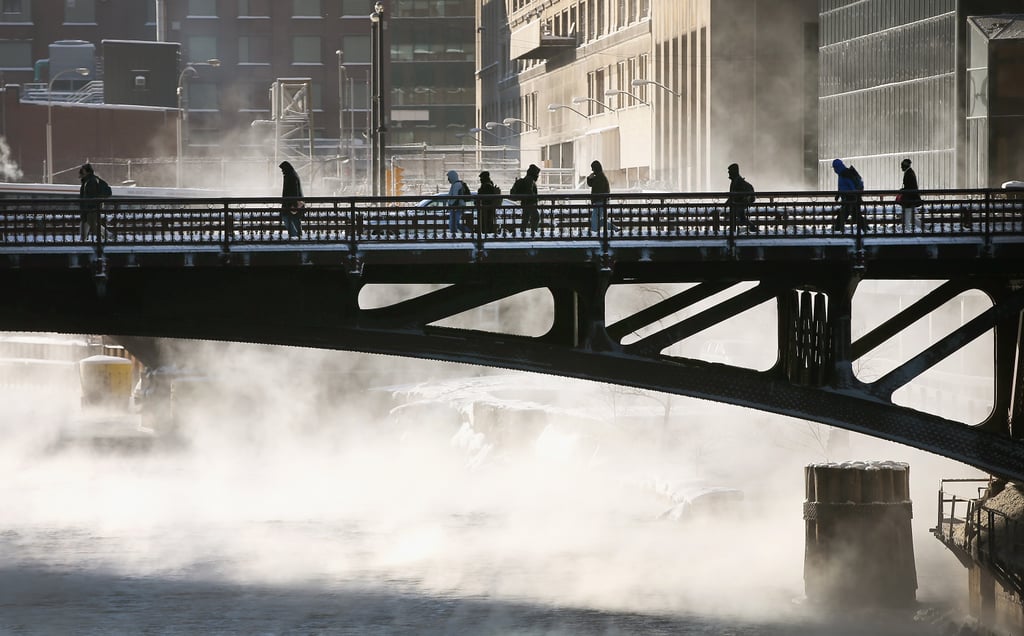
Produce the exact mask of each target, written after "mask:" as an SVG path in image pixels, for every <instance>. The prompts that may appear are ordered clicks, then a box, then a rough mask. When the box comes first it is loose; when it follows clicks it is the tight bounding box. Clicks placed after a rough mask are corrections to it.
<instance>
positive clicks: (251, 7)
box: [238, 0, 270, 18]
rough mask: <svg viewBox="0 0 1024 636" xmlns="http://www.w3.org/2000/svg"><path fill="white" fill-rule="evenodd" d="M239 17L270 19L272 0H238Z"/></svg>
mask: <svg viewBox="0 0 1024 636" xmlns="http://www.w3.org/2000/svg"><path fill="white" fill-rule="evenodd" d="M238 17H240V18H269V17H270V0H238Z"/></svg>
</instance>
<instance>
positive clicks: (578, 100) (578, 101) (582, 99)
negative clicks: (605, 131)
mask: <svg viewBox="0 0 1024 636" xmlns="http://www.w3.org/2000/svg"><path fill="white" fill-rule="evenodd" d="M587 102H591V103H594V104H597V105H598V106H600V107H601V108H607V109H608V110H610V111H612V112H613V113H614V112H615V109H614V108H612V107H611V106H609V105H608V104H605V103H604V102H602V101H601V100H598V99H594V98H593V97H573V98H572V103H573V104H577V105H579V104H585V103H587ZM597 114H598V115H600V114H601V113H597Z"/></svg>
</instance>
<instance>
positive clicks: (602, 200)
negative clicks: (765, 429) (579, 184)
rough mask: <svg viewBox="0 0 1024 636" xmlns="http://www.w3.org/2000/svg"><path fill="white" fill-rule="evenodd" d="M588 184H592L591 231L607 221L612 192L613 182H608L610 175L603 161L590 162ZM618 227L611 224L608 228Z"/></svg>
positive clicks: (594, 230) (599, 227) (595, 230)
mask: <svg viewBox="0 0 1024 636" xmlns="http://www.w3.org/2000/svg"><path fill="white" fill-rule="evenodd" d="M587 185H588V186H590V231H591V232H592V233H593V232H598V231H599V230H600V229H601V226H602V225H604V224H605V223H607V221H608V219H607V214H608V195H609V194H611V192H612V188H611V184H609V183H608V176H607V175H605V173H604V168H602V167H601V162H600V161H597V160H596V159H595V160H594V161H591V162H590V174H589V175H587ZM613 228H614V229H618V228H615V227H614V226H610V227H609V228H608V229H609V230H611V229H613Z"/></svg>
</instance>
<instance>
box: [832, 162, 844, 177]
mask: <svg viewBox="0 0 1024 636" xmlns="http://www.w3.org/2000/svg"><path fill="white" fill-rule="evenodd" d="M832 169H833V170H835V171H836V174H840V173H841V172H842V171H843V170H846V164H845V163H843V160H842V159H835V160H834V161H832Z"/></svg>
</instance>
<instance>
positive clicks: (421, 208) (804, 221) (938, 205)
mask: <svg viewBox="0 0 1024 636" xmlns="http://www.w3.org/2000/svg"><path fill="white" fill-rule="evenodd" d="M894 195H895V193H894V192H877V193H867V194H865V195H864V201H863V203H862V204H861V212H862V214H863V215H864V223H863V224H862V225H863V226H862V227H861V226H859V225H858V224H857V223H855V222H853V221H852V220H848V223H847V224H846V225H845V226H843V227H837V226H836V225H835V223H836V216H837V214H838V213H839V210H840V205H841V204H840V203H838V202H836V201H835V193H834V192H828V193H820V192H819V193H807V192H802V193H763V194H758V195H757V196H758V198H757V201H756V202H755V203H754V204H753V205H751V206H750V207H749V209H747V210H746V216H747V219H748V220H749V222H750V223H751V224H752V225H753V228H754V229H749V228H748V227H747V224H746V223H745V222H743V219H742V218H737V217H738V215H739V214H740V210H739V209H738V208H737V207H736V206H730V205H727V204H724V203H723V200H724V199H723V197H726V196H727V195H725V194H720V193H719V194H657V195H652V194H623V195H612V196H611V197H610V198H609V200H608V202H607V204H606V205H605V206H604V213H603V214H599V215H597V216H594V209H595V206H594V205H593V204H592V202H591V197H590V195H579V194H574V195H542V196H540V197H539V199H538V212H539V223H538V224H537V225H536V226H533V225H527V224H525V223H524V219H523V211H522V208H521V206H520V204H519V202H516V201H512V200H509V199H505V200H503V202H502V205H501V206H500V207H499V208H498V209H497V210H496V215H495V216H496V223H495V226H494V230H493V231H488V232H485V231H484V230H483V228H482V227H481V224H480V223H479V222H477V221H478V219H479V212H478V210H477V209H475V207H474V204H475V203H476V201H475V198H474V197H457V198H458V199H459V200H460V202H461V203H463V204H464V205H463V214H464V216H465V219H464V221H463V223H464V224H466V225H469V226H470V227H471V231H470V232H468V233H462V232H452V231H451V229H450V227H449V210H450V198H449V197H447V196H446V195H439V196H435V197H432V198H430V199H426V200H420V199H418V198H413V197H389V198H369V197H330V198H306V199H305V204H306V205H305V211H304V219H303V226H304V231H303V235H302V237H301V238H299V239H297V240H298V241H300V242H306V243H350V244H352V245H353V246H354V245H355V244H356V243H367V242H373V243H386V242H417V243H432V242H451V241H467V240H472V241H475V242H478V243H480V244H481V245H482V244H484V243H489V242H497V241H532V242H541V243H542V242H553V241H576V240H588V239H589V240H593V239H597V240H601V241H605V242H607V243H608V244H614V243H615V242H619V241H637V240H642V241H650V242H664V241H673V242H680V241H682V242H688V241H689V242H693V241H718V242H725V243H727V244H730V245H734V244H736V243H740V242H743V241H750V240H783V239H784V240H789V241H791V240H803V239H819V240H826V239H841V240H844V241H855V242H856V243H857V244H858V245H859V246H862V245H863V243H864V241H871V240H884V239H908V238H930V239H941V238H943V237H945V238H952V237H956V238H973V239H976V240H980V241H982V242H984V243H985V244H991V243H992V242H993V241H1005V240H1018V239H1021V238H1022V237H1024V199H1018V198H1012V196H1013V195H1011V194H1008V193H1007V192H1006V191H1002V190H964V191H944V192H941V193H940V192H929V193H925V196H926V198H927V200H928V202H927V203H926V204H925V205H924V206H922V207H920V208H917V209H914V210H911V211H908V210H905V209H904V208H902V207H900V206H899V205H897V204H895V203H892V202H891V201H892V199H893V196H894ZM281 203H282V201H281V199H280V198H217V199H152V198H148V199H129V198H120V197H115V198H110V199H105V200H103V201H102V202H101V203H99V205H100V208H101V209H99V210H98V214H99V216H100V217H101V219H100V220H101V222H102V224H103V226H104V227H105V229H106V231H105V233H101V234H100V236H98V237H93V238H85V239H83V237H82V235H81V227H80V221H81V218H80V216H81V212H82V210H81V205H80V201H79V200H78V199H70V200H69V199H0V246H2V247H12V246H18V247H35V246H43V245H54V244H58V245H60V244H82V243H90V244H91V243H94V242H99V243H102V244H108V245H171V244H174V245H182V246H203V245H212V244H220V245H223V246H224V247H225V248H227V247H228V246H229V245H230V244H266V243H275V242H283V241H287V240H288V237H287V234H286V232H285V231H284V227H283V224H282V223H281V218H280V211H281ZM293 240H295V239H293Z"/></svg>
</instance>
